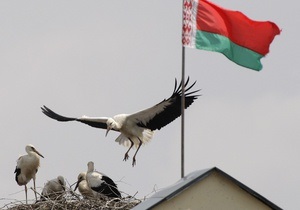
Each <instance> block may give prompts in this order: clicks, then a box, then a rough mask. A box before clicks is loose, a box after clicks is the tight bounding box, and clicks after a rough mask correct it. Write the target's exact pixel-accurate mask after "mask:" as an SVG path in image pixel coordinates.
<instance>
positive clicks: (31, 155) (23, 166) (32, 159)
mask: <svg viewBox="0 0 300 210" xmlns="http://www.w3.org/2000/svg"><path fill="white" fill-rule="evenodd" d="M25 150H26V152H27V155H22V156H20V157H19V159H18V160H17V167H16V169H15V174H16V177H15V178H16V182H17V183H18V185H20V186H22V185H24V186H25V196H26V204H27V203H28V201H27V186H26V185H27V183H28V182H30V180H31V179H33V186H34V195H35V199H36V200H37V195H36V187H35V179H36V173H37V171H38V168H39V166H40V157H42V158H44V156H43V155H41V153H39V152H38V151H37V150H36V149H35V147H34V146H33V145H31V144H28V145H27V146H26V147H25Z"/></svg>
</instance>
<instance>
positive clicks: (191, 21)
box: [182, 0, 280, 71]
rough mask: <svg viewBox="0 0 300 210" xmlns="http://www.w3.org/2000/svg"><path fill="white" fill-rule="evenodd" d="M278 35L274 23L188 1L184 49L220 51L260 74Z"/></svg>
mask: <svg viewBox="0 0 300 210" xmlns="http://www.w3.org/2000/svg"><path fill="white" fill-rule="evenodd" d="M278 34H280V30H279V28H278V26H277V25H276V24H275V23H273V22H270V21H254V20H251V19H249V18H248V17H246V16H245V15H244V14H242V13H241V12H238V11H231V10H227V9H223V8H221V7H219V6H217V5H215V4H212V3H211V2H208V1H206V0H184V11H183V33H182V44H183V46H184V47H191V48H197V49H202V50H209V51H215V52H220V53H223V54H224V55H225V56H226V57H227V58H228V59H230V60H231V61H233V62H235V63H237V64H239V65H241V66H244V67H247V68H250V69H254V70H258V71H259V70H261V69H262V64H261V62H260V59H261V58H262V57H264V56H265V55H266V54H267V53H268V52H269V46H270V44H271V42H272V41H273V39H274V37H275V36H276V35H278Z"/></svg>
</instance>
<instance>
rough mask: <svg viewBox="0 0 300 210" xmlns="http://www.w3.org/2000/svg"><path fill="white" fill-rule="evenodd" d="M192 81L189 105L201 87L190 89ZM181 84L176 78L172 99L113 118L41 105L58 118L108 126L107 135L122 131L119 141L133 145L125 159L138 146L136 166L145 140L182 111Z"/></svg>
mask: <svg viewBox="0 0 300 210" xmlns="http://www.w3.org/2000/svg"><path fill="white" fill-rule="evenodd" d="M188 82H189V78H188V79H187V81H186V82H185V84H184V86H185V91H186V92H185V108H187V107H189V106H190V105H191V104H192V103H193V102H194V100H195V99H197V97H198V96H199V95H193V94H194V93H196V92H198V91H199V90H195V91H192V92H188V91H189V90H190V89H191V88H192V87H193V86H194V85H195V83H196V82H194V83H193V84H192V85H191V86H189V87H187V85H188ZM181 88H182V85H179V86H178V87H177V80H176V79H175V88H174V91H173V94H172V95H171V97H169V98H168V99H165V100H163V101H162V102H160V103H158V104H156V105H154V106H152V107H150V108H148V109H145V110H142V111H139V112H136V113H134V114H118V115H115V116H114V117H112V118H108V117H88V116H85V115H84V116H82V117H79V118H73V117H65V116H62V115H59V114H57V113H55V112H53V111H52V110H51V109H49V108H48V107H46V106H43V107H41V109H42V112H43V113H44V114H45V115H47V116H48V117H50V118H52V119H55V120H57V121H61V122H67V121H79V122H82V123H85V124H88V125H90V126H92V127H95V128H102V129H106V135H107V134H108V132H109V131H110V130H114V131H118V132H120V133H121V134H120V135H119V136H118V137H117V139H116V142H118V143H119V144H122V145H124V146H128V147H129V149H128V150H127V152H126V153H125V156H124V159H123V160H125V161H126V160H127V159H128V158H129V155H128V153H129V151H130V149H131V148H132V146H133V145H135V146H136V147H137V150H136V152H135V154H134V156H133V161H132V166H134V165H135V163H136V154H137V152H138V151H139V149H140V147H141V145H142V144H144V143H147V142H148V141H150V140H151V138H152V135H153V131H154V130H156V129H158V130H160V129H161V128H162V127H164V126H166V125H167V124H169V123H170V122H172V121H173V120H175V119H176V118H177V117H179V116H180V115H181V96H182V89H181ZM106 135H105V136H106Z"/></svg>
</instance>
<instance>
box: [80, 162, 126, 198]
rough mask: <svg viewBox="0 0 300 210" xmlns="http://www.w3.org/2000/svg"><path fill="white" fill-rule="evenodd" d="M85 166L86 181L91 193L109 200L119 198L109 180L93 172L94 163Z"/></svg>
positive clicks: (115, 188) (119, 194) (113, 184)
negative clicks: (86, 167) (93, 192)
mask: <svg viewBox="0 0 300 210" xmlns="http://www.w3.org/2000/svg"><path fill="white" fill-rule="evenodd" d="M87 166H88V170H87V173H86V181H87V184H88V186H89V187H90V188H91V189H92V190H93V191H95V192H97V193H99V194H101V195H105V196H107V197H109V198H121V193H120V192H119V190H118V188H117V185H116V184H115V183H114V181H113V180H112V179H111V178H109V177H108V176H106V175H105V174H103V173H100V172H98V171H95V170H94V162H92V161H90V162H88V164H87Z"/></svg>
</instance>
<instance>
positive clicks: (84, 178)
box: [74, 172, 86, 191]
mask: <svg viewBox="0 0 300 210" xmlns="http://www.w3.org/2000/svg"><path fill="white" fill-rule="evenodd" d="M83 180H86V173H85V172H81V173H80V174H79V175H78V177H77V183H76V186H75V188H74V191H76V189H77V188H78V186H79V184H80V182H82V181H83Z"/></svg>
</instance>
